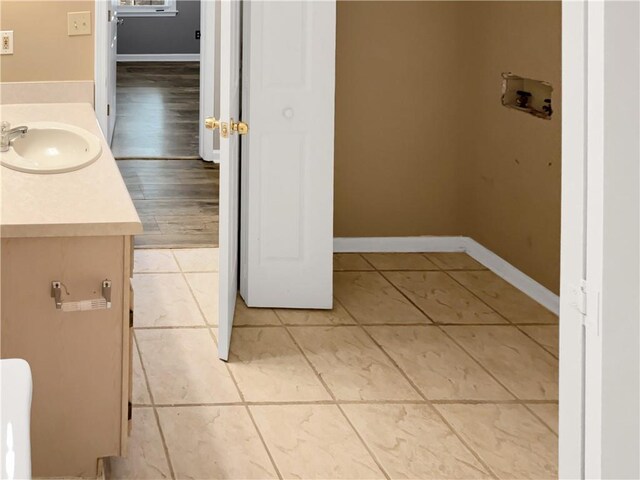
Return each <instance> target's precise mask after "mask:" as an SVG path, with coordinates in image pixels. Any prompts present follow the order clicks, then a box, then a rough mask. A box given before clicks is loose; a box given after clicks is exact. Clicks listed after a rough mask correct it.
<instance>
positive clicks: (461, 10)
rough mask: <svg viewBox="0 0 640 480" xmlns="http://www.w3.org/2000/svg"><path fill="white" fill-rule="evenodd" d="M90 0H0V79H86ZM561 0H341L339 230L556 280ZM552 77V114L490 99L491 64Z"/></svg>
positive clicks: (498, 69)
mask: <svg viewBox="0 0 640 480" xmlns="http://www.w3.org/2000/svg"><path fill="white" fill-rule="evenodd" d="M81 10H90V11H92V12H93V2H92V1H80V0H78V1H65V2H61V1H43V2H32V1H29V0H1V1H0V20H1V21H0V25H1V28H2V29H13V30H14V32H15V33H14V35H15V44H16V47H15V52H16V53H15V54H14V55H12V56H2V57H1V58H0V62H1V63H0V68H1V71H0V80H2V81H38V80H91V79H93V35H91V36H81V37H68V36H67V35H66V14H67V12H69V11H81ZM560 20H561V17H560V2H518V1H513V2H453V1H443V2H435V1H424V2H398V1H395V2H350V1H340V2H339V3H338V25H337V58H336V63H337V65H336V72H337V73H336V75H337V78H336V138H335V142H336V160H335V161H336V167H335V233H336V236H346V237H349V236H407V235H469V236H471V237H473V238H474V239H476V240H477V241H479V242H480V243H482V244H483V245H485V246H486V247H488V248H490V249H491V250H493V251H494V252H495V253H497V254H498V255H500V256H502V257H503V258H505V259H506V260H507V261H509V262H511V263H512V264H513V265H515V266H516V267H518V268H519V269H521V270H522V271H524V272H525V273H527V274H529V275H530V276H532V277H533V278H534V279H536V280H538V281H539V282H541V283H542V284H544V285H545V286H547V287H548V288H550V289H552V290H554V291H556V292H557V290H558V281H559V279H558V277H559V237H560V116H559V115H558V113H559V108H560V66H561V62H560V41H561V31H560V28H561V27H560ZM505 71H512V72H514V73H516V74H519V75H525V76H529V77H532V78H536V79H540V80H547V81H550V82H551V83H552V84H553V85H554V87H555V92H554V99H555V105H554V107H555V110H556V114H555V117H554V118H553V119H552V120H551V121H544V120H541V119H537V118H533V117H530V116H527V115H525V114H522V113H519V112H515V111H512V110H508V109H506V108H504V107H502V106H501V105H500V80H501V78H500V74H501V73H502V72H505Z"/></svg>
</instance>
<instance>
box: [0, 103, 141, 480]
mask: <svg viewBox="0 0 640 480" xmlns="http://www.w3.org/2000/svg"><path fill="white" fill-rule="evenodd" d="M0 116H1V118H2V120H3V121H9V122H11V125H12V126H18V125H21V124H25V123H27V124H28V123H29V122H56V123H58V124H66V125H72V126H75V127H79V128H81V129H84V130H86V131H88V132H90V133H92V134H94V135H95V136H96V137H97V138H98V139H99V141H100V143H101V153H100V155H99V156H98V158H97V159H95V160H94V161H93V162H92V163H90V164H88V165H86V166H83V167H82V168H80V169H77V170H74V171H69V172H65V173H27V172H21V171H17V170H13V169H10V168H7V167H5V166H3V167H0V169H1V172H0V177H1V189H2V190H1V206H0V208H1V211H0V237H1V251H0V256H1V267H0V269H1V278H0V281H1V298H0V302H1V303H0V305H1V330H0V355H1V357H2V358H16V357H17V358H23V359H25V360H26V361H27V362H28V363H29V365H30V366H31V370H32V375H33V402H32V411H31V425H32V427H31V446H32V447H31V455H32V463H33V476H34V477H93V478H95V477H96V474H97V469H98V462H99V459H100V458H102V457H108V456H114V455H125V454H126V448H127V437H128V428H129V419H130V414H131V404H130V392H131V351H132V349H131V345H132V344H131V339H132V337H131V332H130V328H131V326H132V319H133V291H132V287H131V282H130V278H131V276H132V267H133V261H132V259H133V236H134V235H135V234H138V233H141V232H142V225H141V223H140V219H139V218H138V215H137V213H136V210H135V207H134V205H133V203H132V201H131V198H130V197H129V194H128V192H127V189H126V186H125V184H124V182H123V180H122V177H121V175H120V172H119V170H118V167H117V165H116V163H115V160H114V159H113V156H112V155H111V152H110V150H109V147H108V145H107V144H106V142H105V141H104V137H103V135H102V133H101V132H100V129H99V127H98V123H97V121H96V118H95V114H94V111H93V108H92V107H91V105H89V104H37V105H34V104H24V105H3V106H0ZM27 135H28V133H27Z"/></svg>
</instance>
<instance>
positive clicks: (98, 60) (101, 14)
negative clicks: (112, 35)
mask: <svg viewBox="0 0 640 480" xmlns="http://www.w3.org/2000/svg"><path fill="white" fill-rule="evenodd" d="M110 5H111V0H96V1H95V11H94V30H93V31H94V32H95V44H94V58H95V60H94V63H95V65H94V79H93V81H94V89H95V90H94V101H93V108H94V110H95V112H96V117H97V119H98V124H99V125H100V128H101V129H102V133H103V134H104V136H105V138H106V137H107V133H108V131H109V118H108V115H107V103H108V99H107V96H108V95H107V92H108V88H107V84H106V80H105V83H104V84H102V82H97V81H96V79H98V78H104V79H107V78H108V77H107V75H108V73H109V55H108V49H109V29H108V28H107V22H105V21H104V19H105V18H107V16H108V15H109V6H110ZM98 19H102V20H100V21H98Z"/></svg>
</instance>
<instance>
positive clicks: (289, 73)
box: [241, 1, 336, 308]
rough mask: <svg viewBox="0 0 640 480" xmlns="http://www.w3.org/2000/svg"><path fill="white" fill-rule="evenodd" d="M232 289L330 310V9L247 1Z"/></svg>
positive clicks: (257, 300) (259, 302)
mask: <svg viewBox="0 0 640 480" xmlns="http://www.w3.org/2000/svg"><path fill="white" fill-rule="evenodd" d="M244 8H245V12H244V43H243V117H244V120H245V121H246V122H247V123H248V124H249V126H250V128H251V132H250V134H249V135H248V136H247V137H246V138H244V140H243V144H242V216H243V217H242V231H241V243H242V255H241V263H242V267H241V268H242V275H241V292H242V296H243V298H244V299H245V301H246V302H247V304H248V305H249V306H256V307H297V308H331V306H332V254H333V133H334V91H335V19H336V6H335V2H332V1H323V2H301V1H287V2H247V3H246V4H245V7H244Z"/></svg>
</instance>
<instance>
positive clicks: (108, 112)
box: [107, 103, 111, 117]
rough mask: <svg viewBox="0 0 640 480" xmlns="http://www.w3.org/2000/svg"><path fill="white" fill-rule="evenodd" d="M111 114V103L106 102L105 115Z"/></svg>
mask: <svg viewBox="0 0 640 480" xmlns="http://www.w3.org/2000/svg"><path fill="white" fill-rule="evenodd" d="M109 115H111V105H109V104H108V103H107V117H108V116H109Z"/></svg>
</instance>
